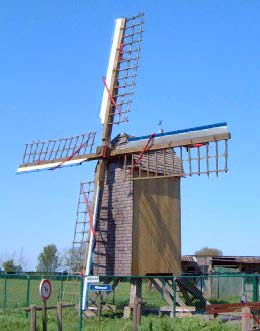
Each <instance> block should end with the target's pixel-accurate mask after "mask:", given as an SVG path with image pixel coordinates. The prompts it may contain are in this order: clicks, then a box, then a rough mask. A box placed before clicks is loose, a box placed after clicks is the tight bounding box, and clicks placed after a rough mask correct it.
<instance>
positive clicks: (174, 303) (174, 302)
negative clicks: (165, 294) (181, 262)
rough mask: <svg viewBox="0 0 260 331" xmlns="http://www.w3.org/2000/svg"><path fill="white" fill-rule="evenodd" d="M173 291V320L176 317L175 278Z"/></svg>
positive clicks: (174, 279)
mask: <svg viewBox="0 0 260 331" xmlns="http://www.w3.org/2000/svg"><path fill="white" fill-rule="evenodd" d="M172 290H173V296H172V298H173V299H172V300H173V318H175V317H176V290H177V286H176V277H173V279H172Z"/></svg>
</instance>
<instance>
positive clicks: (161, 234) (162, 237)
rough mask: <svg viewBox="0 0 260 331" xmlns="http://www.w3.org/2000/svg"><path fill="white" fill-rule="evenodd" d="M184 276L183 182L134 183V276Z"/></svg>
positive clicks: (163, 179) (160, 179) (162, 179)
mask: <svg viewBox="0 0 260 331" xmlns="http://www.w3.org/2000/svg"><path fill="white" fill-rule="evenodd" d="M167 273H171V274H174V275H180V274H181V215H180V179H179V178H159V179H158V178H154V179H146V180H137V181H135V182H134V220H133V261H132V274H133V275H146V274H167Z"/></svg>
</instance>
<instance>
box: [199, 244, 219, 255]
mask: <svg viewBox="0 0 260 331" xmlns="http://www.w3.org/2000/svg"><path fill="white" fill-rule="evenodd" d="M195 255H196V256H222V255H223V252H222V251H221V250H220V249H217V248H209V247H207V246H205V247H203V248H201V249H200V250H198V251H196V252H195Z"/></svg>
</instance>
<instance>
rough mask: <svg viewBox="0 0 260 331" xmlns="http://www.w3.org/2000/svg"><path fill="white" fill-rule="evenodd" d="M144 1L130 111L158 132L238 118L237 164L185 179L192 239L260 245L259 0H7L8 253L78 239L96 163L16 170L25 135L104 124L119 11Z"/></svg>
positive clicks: (0, 34) (136, 130)
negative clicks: (79, 206) (78, 215)
mask: <svg viewBox="0 0 260 331" xmlns="http://www.w3.org/2000/svg"><path fill="white" fill-rule="evenodd" d="M142 10H143V11H144V12H145V26H144V30H145V33H144V38H143V45H142V46H143V48H142V52H141V56H142V58H141V61H140V70H139V76H138V80H137V86H136V92H135V95H134V104H133V112H132V113H131V115H130V122H129V123H128V124H127V125H122V126H121V127H120V131H125V132H128V133H131V134H133V135H143V134H150V133H151V132H154V131H156V130H157V129H158V127H157V123H158V121H159V120H163V126H164V129H165V130H176V129H183V128H188V127H193V126H199V125H206V124H211V123H216V122H222V121H227V122H228V124H229V128H230V130H231V132H232V140H231V142H230V146H229V151H230V158H229V160H230V162H229V166H230V172H229V173H228V174H227V175H222V176H220V177H219V178H218V179H216V178H215V177H214V176H211V177H210V178H209V179H208V178H207V177H206V176H205V177H199V178H198V177H192V178H187V179H184V180H183V181H182V188H181V190H182V249H183V253H184V254H192V253H194V251H195V250H197V249H199V248H201V247H203V246H205V245H207V246H210V247H217V248H220V249H222V250H223V252H224V254H231V255H236V254H239V255H259V248H260V244H259V232H258V231H259V205H258V203H259V192H258V190H259V178H258V173H259V170H258V167H259V164H260V157H259V153H258V148H259V146H258V140H259V138H260V133H259V124H260V115H259V109H260V94H259V77H260V62H259V55H260V54H259V53H260V42H259V36H260V2H259V1H257V0H251V1H246V0H245V1H242V0H240V1H239V0H229V1H219V0H211V1H206V0H204V1H203V0H197V1H192V0H189V1H188V0H182V1H128V0H125V1H83V0H81V1H79V0H77V1H75V0H71V1H57V0H46V1H26V0H25V1H22V2H21V1H18V0H17V1H14V0H10V1H1V3H0V114H1V120H0V126H1V131H0V132H1V139H0V148H1V165H0V167H1V171H0V176H1V190H0V212H1V213H0V217H1V232H0V257H2V258H3V257H7V256H9V255H11V254H12V253H14V252H16V253H17V254H19V252H20V250H21V249H23V252H24V253H23V254H24V255H25V256H26V258H27V261H28V267H29V268H30V269H31V268H33V267H34V266H35V264H36V259H37V256H38V254H39V253H40V250H41V249H42V247H43V246H44V245H46V244H49V243H56V244H57V246H58V247H59V249H62V248H66V247H69V246H70V244H71V241H72V236H73V229H74V222H75V212H76V203H77V195H78V191H79V182H80V180H81V179H83V180H87V179H92V176H93V166H91V165H87V164H85V165H82V166H81V167H74V168H67V169H62V170H57V171H54V172H40V173H33V174H28V175H19V176H17V175H16V174H15V172H16V168H17V166H18V164H19V163H20V162H21V156H22V152H23V148H24V143H28V142H31V141H32V140H33V139H48V138H58V137H63V136H70V135H73V134H78V133H82V132H87V131H90V130H98V131H99V132H100V131H101V124H100V122H99V118H98V115H99V108H100V103H101V97H102V93H103V85H102V80H101V77H102V75H104V74H105V73H106V68H107V64H108V56H109V51H110V46H111V40H112V31H113V24H114V23H113V22H114V19H115V18H117V17H122V16H131V15H134V14H136V13H138V12H139V11H142Z"/></svg>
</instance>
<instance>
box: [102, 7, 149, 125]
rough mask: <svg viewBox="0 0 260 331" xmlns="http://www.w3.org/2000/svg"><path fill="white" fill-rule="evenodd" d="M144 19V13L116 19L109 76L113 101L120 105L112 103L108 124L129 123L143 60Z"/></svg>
mask: <svg viewBox="0 0 260 331" xmlns="http://www.w3.org/2000/svg"><path fill="white" fill-rule="evenodd" d="M143 16H144V14H143V13H140V14H138V15H136V16H133V17H131V18H121V19H117V20H116V25H115V32H114V39H113V43H112V48H111V52H110V58H109V65H108V69H107V75H106V83H107V88H108V90H109V91H110V92H111V95H112V98H110V99H112V100H113V101H114V102H115V103H116V106H115V104H113V102H112V103H111V104H110V109H109V119H108V124H109V125H111V126H112V125H113V124H120V123H123V122H128V113H129V112H130V111H131V104H132V96H133V93H134V87H135V82H136V77H137V69H138V62H139V58H140V50H141V41H142V33H143V23H144V20H143ZM107 88H106V87H105V88H104V92H103V98H102V104H101V111H100V118H101V122H102V123H103V124H104V122H105V114H106V109H107V104H108V103H109V98H108V90H107ZM110 101H111V100H110Z"/></svg>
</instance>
